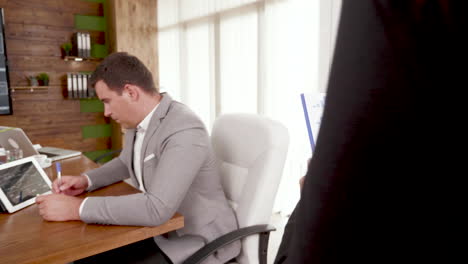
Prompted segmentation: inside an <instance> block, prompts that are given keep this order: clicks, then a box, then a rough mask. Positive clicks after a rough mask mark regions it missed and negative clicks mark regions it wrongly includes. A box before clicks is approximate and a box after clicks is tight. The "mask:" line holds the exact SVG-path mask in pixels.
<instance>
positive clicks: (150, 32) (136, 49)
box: [107, 0, 159, 149]
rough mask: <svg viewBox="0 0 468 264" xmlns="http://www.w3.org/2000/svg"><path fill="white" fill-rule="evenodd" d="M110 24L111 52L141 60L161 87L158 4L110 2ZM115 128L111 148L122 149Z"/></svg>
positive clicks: (152, 0)
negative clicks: (126, 54)
mask: <svg viewBox="0 0 468 264" xmlns="http://www.w3.org/2000/svg"><path fill="white" fill-rule="evenodd" d="M107 10H108V11H107V13H108V15H107V24H108V31H109V38H108V41H109V47H110V51H111V52H118V51H125V52H128V53H130V54H132V55H135V56H136V57H138V58H139V59H140V60H141V61H142V62H143V63H144V64H145V65H146V67H148V69H149V70H150V71H151V73H152V74H153V78H154V81H155V84H156V85H157V86H159V70H158V42H157V37H158V25H157V0H132V1H127V0H108V7H107ZM111 124H112V146H113V148H114V149H118V148H121V147H120V146H122V145H123V139H122V129H121V127H120V125H119V124H117V123H115V122H111Z"/></svg>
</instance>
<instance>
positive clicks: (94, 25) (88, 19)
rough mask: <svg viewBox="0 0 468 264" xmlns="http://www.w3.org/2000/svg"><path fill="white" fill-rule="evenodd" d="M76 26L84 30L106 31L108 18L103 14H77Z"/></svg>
mask: <svg viewBox="0 0 468 264" xmlns="http://www.w3.org/2000/svg"><path fill="white" fill-rule="evenodd" d="M75 28H76V29H83V30H96V31H106V29H107V23H106V18H105V17H103V16H85V15H75Z"/></svg>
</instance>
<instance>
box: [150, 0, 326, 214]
mask: <svg viewBox="0 0 468 264" xmlns="http://www.w3.org/2000/svg"><path fill="white" fill-rule="evenodd" d="M324 1H329V0H159V1H158V5H159V6H158V27H159V70H160V73H159V74H160V76H159V78H160V85H161V87H162V90H164V91H168V92H169V93H170V94H171V95H172V96H173V98H175V99H177V100H180V101H182V102H183V103H185V104H187V105H188V106H190V107H191V108H192V109H193V110H194V111H195V112H196V113H197V114H198V115H199V116H200V117H201V118H202V120H203V121H204V122H205V124H206V126H207V128H208V130H211V127H212V124H213V121H214V120H215V118H216V117H217V116H218V115H220V114H222V113H230V112H246V113H258V114H262V115H266V116H268V117H269V118H272V119H275V120H278V121H280V122H282V123H283V124H284V125H285V126H286V127H287V128H288V129H289V133H290V148H289V152H288V156H287V161H286V165H285V168H284V174H283V178H282V182H281V184H280V187H279V190H278V195H277V199H276V203H275V208H274V210H275V211H281V212H282V213H284V214H288V213H290V212H291V210H292V209H293V208H294V206H295V204H296V203H297V200H298V199H299V184H298V180H299V178H300V177H301V176H302V175H304V173H305V171H306V169H307V160H308V159H309V158H310V156H311V151H310V146H309V144H308V140H309V139H308V136H307V130H306V126H305V121H304V114H303V111H302V105H301V101H300V94H301V93H304V92H305V93H311V92H318V91H323V88H320V80H322V79H326V77H320V76H319V75H320V74H322V72H321V71H319V66H320V65H321V64H323V63H325V64H326V63H329V62H326V61H324V57H323V56H321V55H320V53H319V49H320V48H322V47H321V45H323V44H321V41H320V39H321V38H322V37H323V36H322V34H323V33H322V31H324V30H321V23H322V24H323V22H322V20H324V18H323V17H321V16H320V13H321V2H324ZM326 74H328V73H326Z"/></svg>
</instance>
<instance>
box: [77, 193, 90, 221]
mask: <svg viewBox="0 0 468 264" xmlns="http://www.w3.org/2000/svg"><path fill="white" fill-rule="evenodd" d="M86 200H88V197H86V198H85V199H84V200H83V202H81V205H80V210H79V211H78V213H79V214H80V218H81V211H83V206H84V204H85V203H86Z"/></svg>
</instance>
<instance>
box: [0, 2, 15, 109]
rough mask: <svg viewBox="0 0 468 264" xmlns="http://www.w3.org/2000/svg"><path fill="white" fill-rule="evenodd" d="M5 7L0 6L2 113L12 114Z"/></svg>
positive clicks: (0, 96)
mask: <svg viewBox="0 0 468 264" xmlns="http://www.w3.org/2000/svg"><path fill="white" fill-rule="evenodd" d="M3 18H4V16H3V8H0V115H11V114H12V113H13V110H12V107H11V96H10V85H9V80H8V60H7V56H6V47H5V46H6V45H5V22H4V19H3Z"/></svg>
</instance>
